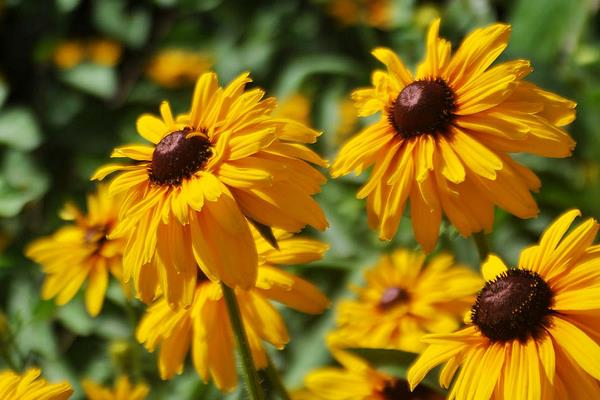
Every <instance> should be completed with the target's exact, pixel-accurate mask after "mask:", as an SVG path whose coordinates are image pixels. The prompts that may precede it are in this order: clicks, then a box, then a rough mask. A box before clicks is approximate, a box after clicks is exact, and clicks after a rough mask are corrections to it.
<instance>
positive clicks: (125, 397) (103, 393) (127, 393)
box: [83, 376, 150, 400]
mask: <svg viewBox="0 0 600 400" xmlns="http://www.w3.org/2000/svg"><path fill="white" fill-rule="evenodd" d="M83 389H84V390H85V395H86V396H87V399H88V400H144V399H145V398H146V396H148V393H149V392H150V388H149V387H148V385H146V384H144V383H138V384H137V385H132V384H131V382H129V379H128V378H127V377H126V376H120V377H119V378H118V379H117V382H116V383H115V387H114V388H112V389H110V388H106V387H103V386H101V385H98V384H97V383H95V382H92V381H91V380H89V379H86V380H85V381H83Z"/></svg>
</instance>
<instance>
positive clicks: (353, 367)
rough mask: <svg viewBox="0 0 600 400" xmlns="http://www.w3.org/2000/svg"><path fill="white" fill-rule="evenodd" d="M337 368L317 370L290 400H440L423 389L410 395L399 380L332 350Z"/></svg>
mask: <svg viewBox="0 0 600 400" xmlns="http://www.w3.org/2000/svg"><path fill="white" fill-rule="evenodd" d="M332 353H333V356H334V357H335V359H336V360H337V361H338V362H339V363H340V364H341V365H342V367H343V368H339V367H325V368H319V369H317V370H315V371H312V372H310V373H309V374H308V375H307V376H306V377H305V378H304V384H305V386H306V389H305V390H302V391H299V392H297V393H294V394H293V395H292V398H293V399H294V400H355V399H364V400H398V399H403V400H441V399H442V398H443V397H442V396H441V395H439V394H438V393H436V392H434V391H433V390H431V389H429V388H426V387H419V388H417V390H416V391H414V392H411V391H410V390H409V387H408V383H407V382H406V381H405V380H403V379H398V378H395V377H393V376H391V375H389V374H386V373H384V372H381V371H377V370H376V369H375V368H373V367H372V366H371V365H370V364H369V363H368V362H366V361H365V360H363V359H361V358H360V357H357V356H355V355H353V354H351V353H349V352H347V351H342V350H339V349H333V350H332Z"/></svg>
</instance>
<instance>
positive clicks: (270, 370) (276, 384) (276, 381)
mask: <svg viewBox="0 0 600 400" xmlns="http://www.w3.org/2000/svg"><path fill="white" fill-rule="evenodd" d="M267 360H268V361H269V364H268V365H267V369H266V373H267V378H268V379H269V382H271V385H272V386H273V388H275V390H277V391H278V392H279V396H281V398H282V399H283V400H291V397H290V395H289V394H288V392H287V390H286V388H285V386H284V384H283V382H282V381H281V377H280V376H279V373H278V372H277V369H276V368H275V365H274V364H273V361H272V360H271V357H270V356H269V355H268V354H267Z"/></svg>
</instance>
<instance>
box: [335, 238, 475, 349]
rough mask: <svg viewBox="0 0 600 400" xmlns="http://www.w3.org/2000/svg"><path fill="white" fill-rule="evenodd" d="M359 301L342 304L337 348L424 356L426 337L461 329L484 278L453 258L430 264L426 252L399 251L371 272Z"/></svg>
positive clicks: (441, 257)
mask: <svg viewBox="0 0 600 400" xmlns="http://www.w3.org/2000/svg"><path fill="white" fill-rule="evenodd" d="M365 280H366V286H365V287H355V288H354V290H355V292H356V294H357V296H358V297H357V298H356V299H352V300H342V301H341V302H340V303H339V305H338V309H337V328H336V329H335V330H334V331H333V332H332V333H331V334H330V337H329V340H330V341H331V344H332V345H333V346H335V347H366V348H385V349H397V350H403V351H409V352H415V353H416V352H419V351H421V350H422V349H423V348H424V347H425V346H424V345H423V343H421V338H422V337H423V335H424V334H426V333H431V332H434V333H449V332H452V331H454V330H456V329H458V328H459V327H460V324H461V321H462V318H463V315H464V313H465V312H466V311H468V310H469V307H470V305H471V304H472V302H473V300H475V296H476V293H477V290H478V289H479V288H480V287H481V283H482V281H481V279H480V278H479V277H478V276H477V275H476V274H475V273H474V272H472V271H471V270H470V269H469V268H468V267H466V266H462V265H457V264H455V263H454V260H453V259H452V257H451V256H450V255H448V254H441V255H437V256H435V257H432V258H431V259H430V260H429V261H428V262H427V263H425V256H424V255H423V254H422V253H420V252H413V251H410V250H405V249H398V250H395V251H394V252H393V253H391V254H389V255H384V256H383V257H381V259H380V260H379V262H378V263H377V265H376V266H375V267H374V268H372V269H369V270H367V271H366V272H365Z"/></svg>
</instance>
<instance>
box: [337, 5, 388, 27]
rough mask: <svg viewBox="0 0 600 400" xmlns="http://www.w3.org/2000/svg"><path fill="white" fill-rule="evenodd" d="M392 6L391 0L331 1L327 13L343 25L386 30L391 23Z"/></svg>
mask: <svg viewBox="0 0 600 400" xmlns="http://www.w3.org/2000/svg"><path fill="white" fill-rule="evenodd" d="M393 5H394V2H393V1H391V0H331V1H330V2H329V13H330V14H331V15H332V16H333V17H335V18H336V19H337V20H338V21H339V22H340V23H341V24H344V25H357V24H366V25H369V26H372V27H376V28H382V29H386V28H389V27H390V24H391V22H392V16H393Z"/></svg>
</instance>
